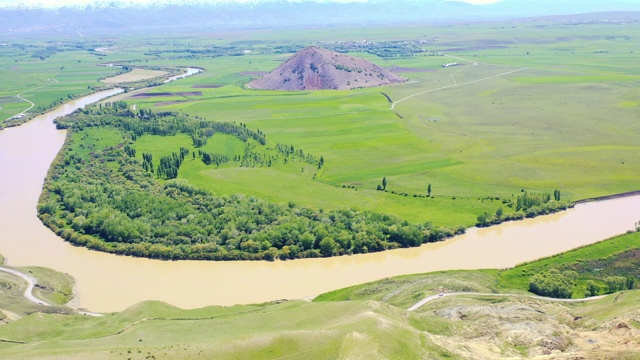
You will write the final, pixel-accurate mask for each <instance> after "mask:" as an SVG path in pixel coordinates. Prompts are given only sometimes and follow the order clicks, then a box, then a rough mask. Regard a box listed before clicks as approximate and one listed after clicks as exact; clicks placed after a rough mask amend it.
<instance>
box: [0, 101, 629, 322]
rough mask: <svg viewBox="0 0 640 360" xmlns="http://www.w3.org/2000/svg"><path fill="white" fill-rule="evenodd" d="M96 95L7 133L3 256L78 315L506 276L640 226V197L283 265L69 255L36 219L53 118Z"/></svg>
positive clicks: (2, 170)
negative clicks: (151, 303) (468, 274)
mask: <svg viewBox="0 0 640 360" xmlns="http://www.w3.org/2000/svg"><path fill="white" fill-rule="evenodd" d="M101 96H102V97H104V96H105V94H94V95H91V96H89V97H87V98H83V99H82V100H81V101H76V102H73V103H70V104H67V105H65V106H63V107H62V108H61V109H59V110H56V111H54V112H51V113H49V114H46V115H44V116H40V117H38V118H36V119H34V120H32V121H30V122H29V123H27V124H25V125H22V126H20V127H15V128H9V129H5V130H3V131H0V175H1V176H0V254H3V255H4V256H5V257H6V258H7V259H8V264H9V265H11V266H46V267H50V268H53V269H55V270H58V271H62V272H65V273H68V274H71V275H72V276H73V277H74V278H75V279H76V282H77V284H76V291H77V292H78V294H79V299H78V301H79V305H80V306H82V307H85V308H87V309H89V310H92V311H102V312H107V311H118V310H122V309H124V308H126V307H128V306H130V305H132V304H134V303H136V302H139V301H143V300H162V301H166V302H168V303H171V304H173V305H176V306H180V307H184V308H193V307H201V306H206V305H231V304H236V303H256V302H263V301H269V300H275V299H282V298H289V299H291V298H301V297H306V296H311V295H316V294H319V293H322V292H325V291H329V290H333V289H337V288H340V287H344V286H349V285H354V284H358V283H363V282H367V281H372V280H376V279H380V278H383V277H389V276H394V275H400V274H410V273H419V272H428V271H434V270H446V269H475V268H504V267H510V266H513V265H515V264H517V263H520V262H523V261H529V260H534V259H536V258H539V257H543V256H547V255H552V254H555V253H558V252H561V251H565V250H568V249H571V248H575V247H577V246H580V245H584V244H589V243H593V242H596V241H598V240H601V239H604V238H607V237H610V236H613V235H616V234H620V233H623V232H625V231H627V230H630V229H632V228H633V226H634V223H635V222H636V221H638V220H640V196H632V197H626V198H619V199H614V200H607V201H601V202H597V203H587V204H581V205H578V206H576V207H575V208H574V209H571V210H569V211H566V212H563V213H559V214H554V215H549V216H543V217H538V218H536V219H527V220H523V221H519V222H512V223H505V224H502V225H499V226H495V227H492V228H487V229H469V230H468V232H467V234H465V235H462V236H458V237H456V238H453V239H449V240H447V241H444V242H440V243H435V244H427V245H424V246H422V247H419V248H411V249H398V250H394V251H388V252H382V253H374V254H365V255H355V256H344V257H335V258H329V259H303V260H296V261H276V262H205V261H180V262H169V261H159V260H149V259H140V258H132V257H123V256H116V255H111V254H105V253H100V252H96V251H90V250H87V249H84V248H78V247H74V246H71V245H69V244H68V243H66V242H64V241H63V240H62V239H60V238H59V237H57V236H56V235H55V234H53V233H52V232H51V231H50V230H49V229H47V228H46V227H45V226H44V225H42V223H41V222H40V220H39V219H38V218H37V216H36V204H37V200H38V196H39V194H40V191H41V188H42V183H43V180H44V177H45V175H46V172H47V169H48V167H49V165H50V163H51V161H52V160H53V158H54V157H55V155H56V153H57V152H58V150H59V149H60V147H61V146H62V144H63V142H64V137H65V132H64V131H60V130H56V129H55V126H54V125H53V124H52V120H53V118H55V117H56V116H60V115H62V113H68V112H70V111H72V110H73V109H74V108H75V107H76V106H81V105H83V104H85V103H88V102H93V101H97V100H99V98H100V97H101Z"/></svg>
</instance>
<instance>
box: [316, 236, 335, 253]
mask: <svg viewBox="0 0 640 360" xmlns="http://www.w3.org/2000/svg"><path fill="white" fill-rule="evenodd" d="M336 245H337V244H336V242H335V240H333V239H332V238H330V237H326V238H324V239H322V240H321V241H320V253H321V254H322V256H324V257H329V256H333V255H334V253H335V250H336Z"/></svg>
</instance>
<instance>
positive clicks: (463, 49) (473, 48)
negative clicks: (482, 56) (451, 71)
mask: <svg viewBox="0 0 640 360" xmlns="http://www.w3.org/2000/svg"><path fill="white" fill-rule="evenodd" d="M506 48H508V46H504V45H477V46H467V47H458V48H449V49H441V50H440V51H472V50H491V49H506Z"/></svg>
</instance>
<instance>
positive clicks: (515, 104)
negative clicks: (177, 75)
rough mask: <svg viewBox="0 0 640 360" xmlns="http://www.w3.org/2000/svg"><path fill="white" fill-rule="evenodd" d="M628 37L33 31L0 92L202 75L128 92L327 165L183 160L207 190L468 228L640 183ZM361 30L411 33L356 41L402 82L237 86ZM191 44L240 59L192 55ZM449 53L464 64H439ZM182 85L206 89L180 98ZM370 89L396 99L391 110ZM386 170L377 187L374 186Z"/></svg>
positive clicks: (4, 67) (486, 26)
mask: <svg viewBox="0 0 640 360" xmlns="http://www.w3.org/2000/svg"><path fill="white" fill-rule="evenodd" d="M636 30H637V25H636V24H627V25H626V26H624V27H623V26H617V25H612V24H606V23H601V24H580V25H575V26H567V25H564V24H562V23H559V22H553V21H547V20H544V21H539V22H526V21H525V22H521V23H483V24H477V23H462V24H457V25H455V26H439V25H406V26H396V27H371V26H368V27H362V28H350V29H337V28H336V29H330V28H327V29H315V30H313V31H306V32H304V34H303V33H295V32H283V31H267V30H261V31H253V32H228V33H227V32H222V33H219V34H215V36H202V35H196V34H194V35H188V34H186V35H166V36H153V35H149V36H142V35H135V36H130V37H115V38H114V39H109V40H94V41H93V43H91V44H90V45H87V48H97V47H107V48H109V49H110V52H107V53H102V54H101V56H96V54H95V53H92V52H91V51H88V50H86V49H84V50H82V49H79V50H75V51H62V52H58V53H55V54H53V55H51V56H49V57H47V58H46V59H45V60H40V59H38V58H34V57H33V56H32V54H34V53H35V51H36V50H38V48H37V46H41V47H42V46H44V44H46V42H45V41H43V39H41V38H37V37H35V38H33V39H30V41H31V42H32V43H33V44H34V45H35V46H36V47H35V48H31V47H17V46H8V47H4V48H2V49H0V73H2V75H3V79H6V81H5V82H3V84H2V85H1V86H0V99H11V98H12V97H13V96H15V94H17V93H18V92H20V91H25V90H29V89H34V88H37V87H39V86H43V85H46V84H48V83H49V81H48V80H47V79H53V78H55V79H57V80H58V81H60V83H59V84H52V85H50V86H47V87H44V88H40V89H35V90H33V91H31V92H28V93H26V94H25V95H24V96H25V98H27V99H29V100H31V101H34V102H36V104H37V105H41V104H46V103H50V102H52V101H55V100H57V99H60V98H65V97H68V96H70V95H76V94H80V93H83V92H86V91H87V89H86V87H87V86H89V85H92V84H99V81H98V79H99V78H103V77H107V76H110V75H113V74H114V73H115V72H116V71H117V69H114V68H105V67H98V66H96V64H98V63H104V62H114V63H118V62H122V63H125V64H128V65H131V66H174V67H175V66H195V67H201V68H203V69H205V71H204V72H203V73H200V74H198V75H195V76H192V77H188V78H186V79H181V80H179V81H175V82H172V83H169V84H165V85H162V86H159V87H155V88H151V89H148V90H146V92H148V93H160V92H162V93H170V94H173V95H169V96H158V97H135V98H130V99H128V101H129V102H130V103H132V104H135V105H136V106H137V107H138V108H149V109H152V110H153V111H179V112H182V113H186V114H189V115H191V116H199V117H203V118H206V119H209V120H215V121H231V122H236V123H245V124H247V126H248V127H250V128H252V129H254V130H255V129H259V130H261V131H263V132H264V133H265V134H266V135H267V139H268V142H269V144H268V145H267V147H273V146H275V144H277V143H281V144H287V145H293V146H295V147H296V148H301V149H303V150H304V151H305V152H307V153H311V154H313V155H315V156H318V157H319V156H323V157H324V159H325V168H324V169H322V170H321V171H318V169H314V168H313V166H310V165H308V164H306V165H305V164H287V165H286V166H285V165H283V164H278V165H276V166H273V167H271V168H239V167H235V166H222V167H221V168H220V169H215V168H212V167H207V166H205V165H204V164H202V163H201V162H199V161H186V162H185V164H184V165H183V167H182V169H181V171H180V175H179V177H180V178H183V179H186V180H188V181H190V182H192V183H194V184H197V185H199V186H202V187H204V188H207V189H209V190H211V191H213V192H214V193H216V194H232V193H238V192H242V193H245V194H248V195H253V196H258V197H263V198H267V199H269V200H272V201H277V202H287V201H294V202H297V203H300V204H305V205H309V206H314V207H319V208H339V207H361V208H365V209H372V210H376V211H382V212H388V213H393V214H397V215H400V216H402V217H405V218H406V219H408V220H411V221H433V222H434V223H436V224H445V225H457V224H465V225H472V224H473V223H474V222H475V218H476V216H477V215H478V214H480V213H482V212H484V211H488V212H494V211H495V210H496V209H497V208H498V207H500V202H501V200H503V199H510V198H512V197H514V196H515V195H516V194H517V193H519V192H521V190H523V189H524V190H527V191H532V192H552V191H553V190H555V189H559V190H560V191H561V192H562V198H563V199H564V200H579V199H584V198H592V197H597V196H603V195H609V194H612V193H620V192H625V191H632V190H637V189H638V188H639V186H640V181H638V179H637V176H636V174H637V173H638V170H639V169H640V155H639V154H640V151H639V150H640V149H639V148H638V145H637V141H636V136H635V135H634V134H637V132H638V130H640V129H639V127H640V124H639V123H638V122H637V121H636V119H637V118H638V115H640V105H638V104H639V102H638V100H637V99H638V96H640V90H638V89H637V87H636V86H635V85H634V84H635V83H636V82H637V81H638V80H640V70H638V67H637V66H636V64H637V60H638V56H640V53H639V52H638V51H640V49H637V41H635V38H634V36H633V34H634V32H635V31H636ZM363 39H367V40H368V41H374V42H381V41H404V40H408V41H418V40H419V41H423V43H422V44H421V45H420V47H421V48H422V49H423V50H425V51H424V52H422V53H417V54H414V55H413V56H408V57H388V58H380V57H378V56H376V55H374V54H371V53H368V52H365V51H363V50H362V48H359V47H358V46H356V45H354V46H352V47H351V50H352V51H351V54H352V55H354V56H360V57H364V58H366V59H368V60H370V61H372V62H374V63H376V64H379V65H381V66H383V67H388V68H392V67H401V68H404V70H401V71H402V72H401V75H402V76H404V77H405V78H407V79H408V81H407V82H406V83H402V84H394V85H389V86H384V87H379V88H367V89H356V90H352V91H313V92H283V91H265V90H253V89H250V88H248V87H247V86H246V84H247V83H248V82H250V81H251V80H252V79H253V78H255V77H256V76H258V75H256V74H257V72H267V71H270V70H272V69H273V68H275V67H276V66H278V65H279V64H280V63H281V62H282V61H284V60H285V59H287V57H288V56H290V55H291V53H279V52H276V51H274V49H279V47H280V46H286V47H287V48H291V49H297V48H300V47H303V46H308V45H315V46H325V45H326V46H331V43H332V42H334V43H336V42H340V41H342V42H349V41H358V42H361V41H362V40H363ZM181 49H182V51H181ZM190 49H196V50H207V51H208V50H212V49H218V50H219V51H222V52H223V53H224V51H227V52H229V53H232V52H235V53H236V54H242V55H239V56H220V55H212V54H214V53H215V52H211V53H207V52H204V53H203V54H204V55H202V56H193V55H192V54H190V53H189V50H190ZM218 50H216V51H218ZM215 54H217V53H215ZM451 62H458V63H460V64H461V65H460V66H453V67H449V68H443V67H441V65H442V64H444V63H451ZM189 92H200V93H201V95H198V94H185V93H189ZM381 92H384V93H385V94H386V95H388V96H389V97H390V98H391V99H392V101H395V102H396V103H395V105H394V108H393V110H391V104H390V103H389V101H388V100H387V98H386V97H385V96H384V95H383V94H381ZM13 99H14V100H15V98H13ZM20 104H22V105H23V106H25V107H26V106H27V105H28V104H26V103H19V102H15V101H14V102H9V103H7V104H6V105H4V104H0V107H2V109H0V114H8V115H7V116H10V115H13V114H15V113H17V112H18V111H19V110H20V106H21V105H20ZM14 110H16V111H15V112H14ZM152 139H154V137H143V138H142V139H140V140H139V142H138V143H137V144H135V145H134V146H136V147H138V148H139V151H138V153H139V154H140V153H141V152H151V153H153V154H154V156H156V158H159V157H160V156H161V154H165V153H170V152H173V151H178V149H179V147H180V146H186V147H189V148H190V149H191V150H192V151H193V150H196V149H193V148H192V147H191V145H190V143H189V141H188V139H185V138H181V137H178V138H176V139H170V138H162V139H155V140H152ZM218 140H219V138H218ZM218 140H217V139H216V137H214V138H213V139H212V140H211V141H210V144H209V145H207V146H208V147H209V146H211V147H212V148H211V149H209V150H206V149H203V150H206V151H210V152H221V151H220V150H224V151H226V152H227V153H229V154H232V153H235V154H237V153H239V152H241V151H242V149H241V147H240V144H235V145H230V144H229V143H228V142H224V141H223V142H219V141H218ZM222 148H224V149H222ZM141 149H142V150H141ZM314 175H315V177H314ZM383 177H386V179H387V182H388V192H387V193H384V192H379V191H376V190H375V188H376V187H377V186H378V184H380V183H381V180H382V178H383ZM429 184H431V185H432V189H433V191H432V195H434V197H435V198H432V199H425V198H421V197H413V195H414V194H415V195H419V196H422V195H425V194H426V188H427V186H428V185H429ZM343 186H345V188H343ZM351 187H356V188H357V190H355V189H353V188H351ZM391 192H397V193H400V194H402V195H394V194H392V193H391ZM405 193H406V194H407V196H404V194H405ZM486 198H493V199H494V201H493V202H490V201H487V200H483V199H486ZM495 198H499V200H495ZM505 210H506V211H509V210H510V209H505Z"/></svg>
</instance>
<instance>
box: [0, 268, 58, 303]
mask: <svg viewBox="0 0 640 360" xmlns="http://www.w3.org/2000/svg"><path fill="white" fill-rule="evenodd" d="M0 271H3V272H6V273H9V274H13V275H15V276H17V277H20V278H22V279H24V280H25V281H26V282H27V284H28V285H27V289H26V290H25V291H24V297H25V298H26V299H27V300H29V301H31V302H32V303H34V304H38V305H42V306H52V305H51V304H50V303H48V302H46V301H44V300H40V299H38V298H37V297H35V296H34V295H33V288H34V287H35V286H36V280H35V279H34V278H32V277H31V276H29V275H27V274H25V273H23V272H20V271H18V270H15V269H10V268H7V267H4V266H0Z"/></svg>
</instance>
